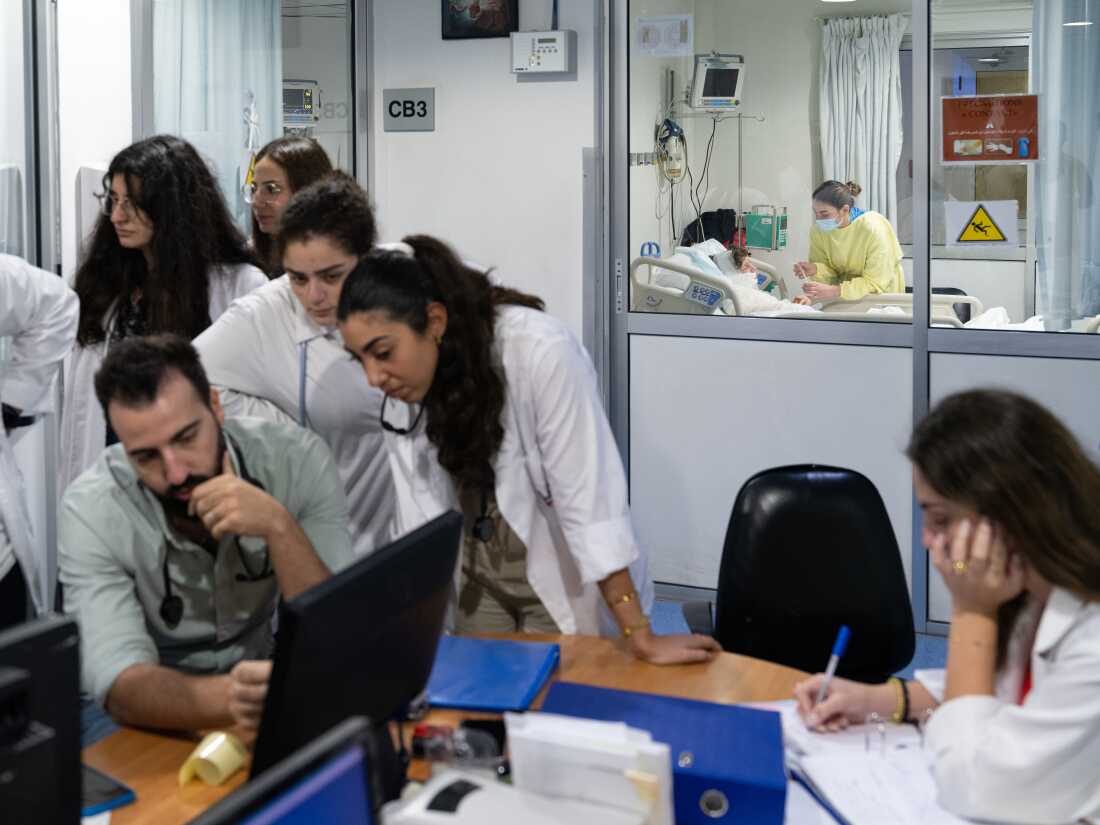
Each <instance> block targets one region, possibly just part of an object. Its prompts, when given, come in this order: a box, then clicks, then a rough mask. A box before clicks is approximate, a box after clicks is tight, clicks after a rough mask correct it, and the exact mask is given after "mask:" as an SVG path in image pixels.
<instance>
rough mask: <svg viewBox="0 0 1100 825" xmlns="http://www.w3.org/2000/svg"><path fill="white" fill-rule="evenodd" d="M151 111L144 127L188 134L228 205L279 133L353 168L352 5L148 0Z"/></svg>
mask: <svg viewBox="0 0 1100 825" xmlns="http://www.w3.org/2000/svg"><path fill="white" fill-rule="evenodd" d="M152 12H153V18H152V19H153V22H152V33H151V34H152V40H153V48H152V55H153V65H152V85H153V88H154V95H153V117H152V122H151V123H147V124H145V126H144V130H145V131H146V133H147V134H155V133H169V134H175V135H179V136H180V137H183V138H185V139H187V140H188V141H190V142H191V143H193V144H194V145H195V146H196V147H197V148H198V149H199V151H200V152H201V153H202V154H203V156H204V157H205V158H206V159H207V161H208V162H209V163H210V164H211V166H212V167H213V168H214V170H215V173H216V175H217V177H218V181H219V183H220V185H221V188H222V192H223V193H224V195H225V197H226V200H227V202H228V204H229V207H230V211H231V212H232V213H233V215H234V216H235V217H236V218H237V220H238V221H239V222H240V224H241V226H242V228H246V229H247V227H248V226H249V225H250V212H249V205H248V203H246V202H245V200H244V196H243V194H242V186H243V185H244V183H245V176H246V175H247V173H248V168H249V161H250V158H251V155H252V153H254V152H255V151H256V150H258V149H259V148H260V147H262V146H263V145H264V144H265V143H267V142H268V141H270V140H273V139H274V138H276V137H281V136H283V135H304V136H307V137H313V138H316V139H317V141H318V142H319V143H320V144H321V145H322V147H324V149H325V151H326V152H327V153H328V155H329V157H330V159H331V160H332V163H333V165H335V166H338V167H341V168H344V169H346V170H348V171H354V169H353V163H354V161H353V157H354V155H353V132H352V94H351V89H352V82H351V11H350V8H349V5H348V3H347V2H346V0H326V2H323V3H318V2H309V1H308V0H239V2H232V3H225V2H209V0H204V2H198V1H197V0H153V2H152Z"/></svg>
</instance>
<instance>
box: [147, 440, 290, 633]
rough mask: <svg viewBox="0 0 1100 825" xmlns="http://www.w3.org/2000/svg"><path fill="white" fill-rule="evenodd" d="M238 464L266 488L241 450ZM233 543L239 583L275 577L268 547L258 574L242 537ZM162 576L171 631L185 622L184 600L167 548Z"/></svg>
mask: <svg viewBox="0 0 1100 825" xmlns="http://www.w3.org/2000/svg"><path fill="white" fill-rule="evenodd" d="M223 432H224V430H223ZM225 440H226V441H229V436H228V435H226V436H225ZM234 447H236V445H234ZM237 464H239V465H240V469H241V478H243V479H244V480H245V481H247V482H248V483H249V484H251V485H252V486H254V487H259V488H260V489H261V490H263V489H264V486H263V485H262V484H260V482H258V481H257V480H256V479H254V478H253V477H252V476H251V475H249V473H248V468H247V467H245V463H244V455H243V454H242V453H241V451H240V450H239V449H238V450H237ZM265 492H266V490H265ZM233 543H234V544H235V545H236V547H237V558H238V559H239V560H240V562H241V567H243V568H244V572H243V573H238V574H237V577H236V578H237V581H239V582H258V581H263V580H264V579H269V578H271V577H272V576H273V575H275V571H274V570H273V569H272V567H271V553H270V552H269V551H268V549H267V548H266V547H265V548H264V563H263V565H262V567H261V568H260V570H259V572H256V571H255V570H254V569H253V568H252V565H251V564H249V562H248V558H247V557H246V556H245V553H244V549H243V548H242V547H241V539H240V536H235V537H234V542H233ZM161 574H162V575H163V576H164V600H163V601H161V603H160V618H161V619H162V620H163V621H164V624H165V625H167V626H168V628H169V629H172V630H174V629H175V628H176V627H178V626H179V623H180V622H181V621H182V620H183V598H182V597H181V596H177V595H176V594H175V593H173V592H172V579H171V578H169V576H168V550H167V548H165V552H164V565H163V566H162V567H161Z"/></svg>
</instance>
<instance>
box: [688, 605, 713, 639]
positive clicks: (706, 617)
mask: <svg viewBox="0 0 1100 825" xmlns="http://www.w3.org/2000/svg"><path fill="white" fill-rule="evenodd" d="M713 607H714V605H713V604H711V603H710V602H684V604H683V606H682V608H681V610H682V611H683V614H684V621H686V622H687V625H688V629H689V630H691V632H692V633H702V634H703V635H704V636H713V635H714V613H713Z"/></svg>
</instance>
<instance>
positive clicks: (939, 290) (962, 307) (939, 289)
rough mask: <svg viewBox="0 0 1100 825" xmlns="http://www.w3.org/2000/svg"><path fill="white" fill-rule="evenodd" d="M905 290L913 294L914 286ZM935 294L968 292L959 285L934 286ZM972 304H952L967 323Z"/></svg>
mask: <svg viewBox="0 0 1100 825" xmlns="http://www.w3.org/2000/svg"><path fill="white" fill-rule="evenodd" d="M905 291H906V292H908V293H910V294H912V292H913V287H911V286H907V287H906V288H905ZM932 294H933V295H966V292H964V291H963V290H961V289H959V288H958V287H957V286H934V287H932ZM970 307H971V305H970V304H952V305H951V308H952V309H953V310H955V314H956V315H957V316H959V321H961V322H962V323H964V324H965V323H966V322H967V321H969V320H970Z"/></svg>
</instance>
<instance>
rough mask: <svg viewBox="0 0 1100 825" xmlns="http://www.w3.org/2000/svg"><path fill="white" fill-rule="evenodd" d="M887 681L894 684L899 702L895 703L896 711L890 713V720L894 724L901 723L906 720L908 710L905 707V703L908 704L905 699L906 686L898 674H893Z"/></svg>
mask: <svg viewBox="0 0 1100 825" xmlns="http://www.w3.org/2000/svg"><path fill="white" fill-rule="evenodd" d="M887 681H889V682H891V683H892V684H893V685H894V689H895V691H896V692H897V694H898V701H897V704H896V705H894V712H893V713H892V714H890V721H891V722H893V723H894V724H898V725H900V724H901V723H902V722H904V721H905V716H906V710H908V709H907V708H906V707H905V705H906V704H907V703H906V701H905V686H904V685H903V684H902V683H901V679H899V678H898V677H897V676H891V677H890V678H889V679H888V680H887Z"/></svg>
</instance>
